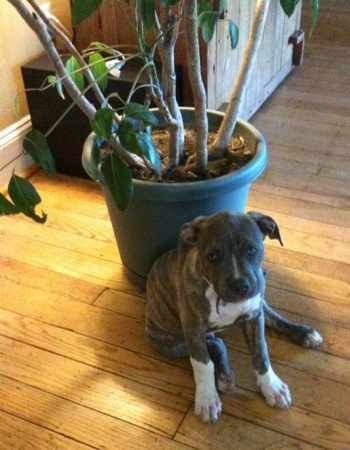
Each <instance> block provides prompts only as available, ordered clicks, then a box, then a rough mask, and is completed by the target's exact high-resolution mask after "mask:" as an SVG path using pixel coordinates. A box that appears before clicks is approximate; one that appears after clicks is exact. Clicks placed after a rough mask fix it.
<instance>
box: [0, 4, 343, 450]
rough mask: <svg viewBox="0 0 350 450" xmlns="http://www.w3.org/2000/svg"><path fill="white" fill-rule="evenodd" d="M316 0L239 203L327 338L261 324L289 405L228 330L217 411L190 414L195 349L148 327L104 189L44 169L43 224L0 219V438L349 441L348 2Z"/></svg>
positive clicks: (101, 444)
mask: <svg viewBox="0 0 350 450" xmlns="http://www.w3.org/2000/svg"><path fill="white" fill-rule="evenodd" d="M324 3H325V4H326V5H325V6H323V12H322V14H323V15H324V16H325V15H327V14H328V19H329V20H328V19H326V18H325V17H324V16H323V19H322V23H321V25H322V26H321V27H320V28H319V29H318V30H317V33H316V35H315V37H314V40H313V42H312V43H308V45H307V48H306V54H305V61H304V65H303V66H302V67H301V68H298V69H296V70H295V71H294V72H293V73H292V75H291V76H289V78H288V79H287V80H286V81H285V83H284V84H283V85H282V86H281V88H280V89H279V90H278V91H277V92H276V93H275V94H274V95H273V96H272V97H271V98H270V100H268V102H267V103H266V104H265V105H264V107H263V108H262V109H261V110H260V112H258V113H257V114H256V116H255V117H254V118H253V120H252V122H253V123H254V124H256V125H257V126H258V127H259V128H260V129H261V131H262V132H263V133H264V135H265V136H266V139H267V141H268V144H269V149H270V162H269V168H268V169H267V171H266V172H265V174H264V176H263V177H262V178H261V179H260V180H259V181H257V182H256V183H255V184H254V186H253V190H252V192H251V194H250V197H249V207H248V209H254V210H258V211H262V212H265V213H268V214H270V215H271V216H273V217H274V218H275V219H276V221H277V222H278V223H279V225H280V229H281V232H282V237H283V239H284V244H285V247H284V248H280V247H278V246H277V245H275V244H274V243H267V252H266V253H267V254H266V266H267V268H268V269H269V271H270V272H269V278H268V282H267V283H268V287H267V298H268V300H269V301H270V303H271V304H272V305H274V306H275V307H276V308H278V310H280V311H283V312H284V313H285V314H286V315H287V316H288V317H290V318H292V319H295V320H296V321H298V322H299V321H305V322H307V323H309V324H311V325H312V326H314V327H315V328H317V329H318V330H319V332H320V333H321V334H322V335H323V337H324V343H323V344H322V346H321V347H320V348H319V349H317V350H306V349H303V348H300V347H298V346H297V345H294V344H293V343H291V342H289V341H287V340H285V339H283V338H281V336H279V335H277V334H276V333H271V332H269V331H268V332H267V335H268V336H267V340H268V345H269V349H270V355H271V359H272V363H273V366H274V368H275V371H276V372H277V373H278V374H279V375H280V376H281V377H282V378H283V379H284V380H285V381H286V382H287V383H288V384H289V386H290V389H291V391H292V396H293V405H292V408H291V409H290V410H289V411H280V410H276V409H273V408H270V407H269V406H267V405H266V404H265V402H264V400H263V398H262V396H261V395H260V394H259V393H258V390H257V387H256V386H255V380H254V377H253V373H252V369H251V365H250V358H249V355H248V352H247V348H246V345H245V343H244V342H243V339H242V336H241V333H240V331H239V330H238V329H233V330H231V331H229V332H225V334H224V336H223V337H224V339H225V340H226V343H227V345H228V347H229V353H230V357H231V359H232V362H233V367H234V370H235V373H236V380H237V389H236V391H235V393H234V394H233V395H232V396H222V400H223V414H222V416H221V418H220V420H219V422H218V423H217V424H216V425H215V426H208V425H203V424H202V423H201V422H200V421H199V420H197V419H196V418H195V417H194V414H193V388H194V385H193V380H192V374H191V368H190V364H189V361H187V360H183V361H182V360H181V361H173V360H168V359H166V358H163V357H160V356H159V355H158V354H156V353H155V351H153V350H152V349H151V348H150V347H149V346H148V345H147V343H146V342H145V338H144V331H143V328H144V299H145V294H144V293H143V292H139V291H138V290H137V289H136V288H134V287H133V286H132V285H131V284H130V283H129V282H128V281H127V279H126V278H125V276H124V274H123V272H122V268H121V265H120V261H119V257H118V253H117V250H116V247H115V244H114V241H113V236H112V230H111V226H110V224H109V221H108V218H107V212H106V208H105V205H104V201H103V199H102V196H101V193H100V191H99V189H98V188H97V187H96V186H95V185H94V184H93V183H92V182H89V181H82V180H78V179H71V178H68V177H64V176H59V177H57V178H54V179H48V178H46V177H45V176H43V175H42V174H41V173H38V174H36V175H35V176H34V177H33V179H35V181H36V182H37V186H38V187H39V189H40V193H41V195H42V198H43V204H42V207H43V208H44V210H45V211H46V212H47V213H48V214H49V219H48V222H47V224H46V225H44V226H42V225H37V224H34V223H32V222H29V221H28V220H26V219H23V218H17V217H12V218H1V219H0V267H1V271H0V360H1V362H0V449H1V450H9V449H24V450H32V449H40V450H42V449H69V450H70V449H79V450H83V449H86V450H87V449H101V450H102V449H112V450H119V449H122V450H124V449H181V450H185V449H240V450H241V449H254V450H256V449H269V450H271V449H277V450H279V449H297V448H298V449H313V448H327V449H342V450H345V449H350V292H349V278H350V276H349V275H350V265H349V263H350V232H349V223H350V170H349V169H350V162H349V141H350V46H349V29H350V26H349V20H348V19H349V6H346V1H341V0H336V1H333V2H331V1H328V2H324ZM334 4H337V9H335V10H334V9H333V6H332V5H334ZM322 5H323V3H322ZM337 13H339V16H338V19H339V20H340V22H337V20H338V19H336V17H337ZM345 13H347V16H346V14H345ZM326 17H327V16H326ZM346 17H347V19H346ZM329 23H338V25H339V26H337V31H335V32H334V39H332V40H331V42H329V40H327V39H326V38H325V36H326V35H327V33H328V32H329V29H328V28H327V26H328V25H327V24H329ZM344 26H345V30H346V31H344ZM343 33H345V34H346V36H347V37H346V38H345V37H344V36H345V34H344V36H343Z"/></svg>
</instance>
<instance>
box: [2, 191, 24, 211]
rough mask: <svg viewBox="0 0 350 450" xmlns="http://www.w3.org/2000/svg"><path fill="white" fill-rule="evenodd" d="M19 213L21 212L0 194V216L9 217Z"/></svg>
mask: <svg viewBox="0 0 350 450" xmlns="http://www.w3.org/2000/svg"><path fill="white" fill-rule="evenodd" d="M20 212H21V211H20V210H19V209H18V208H17V207H16V206H15V205H13V204H12V203H11V202H10V201H8V200H7V198H6V197H5V196H4V194H2V193H1V192H0V216H9V215H12V214H18V213H20Z"/></svg>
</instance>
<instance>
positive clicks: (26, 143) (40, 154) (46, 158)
mask: <svg viewBox="0 0 350 450" xmlns="http://www.w3.org/2000/svg"><path fill="white" fill-rule="evenodd" d="M23 148H24V150H25V151H26V152H27V153H29V154H30V156H31V157H32V158H33V159H34V161H35V162H37V163H38V164H39V166H40V167H42V168H43V169H44V170H45V172H46V173H48V174H49V175H53V174H54V173H56V166H55V161H54V159H53V157H52V154H51V150H50V148H49V144H48V143H47V140H46V137H45V136H44V134H43V133H41V132H40V131H37V130H30V131H28V133H27V134H26V135H25V136H24V139H23Z"/></svg>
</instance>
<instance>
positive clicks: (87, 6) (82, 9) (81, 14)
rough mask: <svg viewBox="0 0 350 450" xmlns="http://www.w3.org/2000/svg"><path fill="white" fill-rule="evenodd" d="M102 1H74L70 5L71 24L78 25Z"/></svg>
mask: <svg viewBox="0 0 350 450" xmlns="http://www.w3.org/2000/svg"><path fill="white" fill-rule="evenodd" d="M102 1H103V0H74V1H73V5H72V23H73V26H75V25H78V24H79V23H80V22H82V21H83V20H85V19H87V18H88V17H89V16H91V14H92V13H94V12H95V11H96V10H97V9H98V8H99V7H100V5H101V3H102Z"/></svg>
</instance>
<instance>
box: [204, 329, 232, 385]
mask: <svg viewBox="0 0 350 450" xmlns="http://www.w3.org/2000/svg"><path fill="white" fill-rule="evenodd" d="M206 344H207V349H208V352H209V355H210V359H211V360H212V361H213V363H214V367H215V380H216V385H217V388H218V390H219V391H220V392H222V393H225V394H230V393H232V392H233V390H234V387H235V377H234V374H233V372H232V369H231V366H230V362H229V359H228V355H227V350H226V346H225V344H224V341H223V340H222V339H220V338H218V337H216V336H215V335H214V333H211V334H209V335H208V336H207V337H206Z"/></svg>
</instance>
